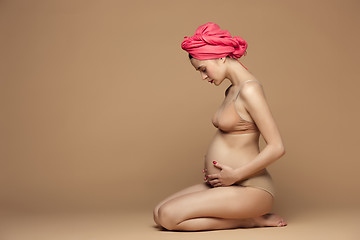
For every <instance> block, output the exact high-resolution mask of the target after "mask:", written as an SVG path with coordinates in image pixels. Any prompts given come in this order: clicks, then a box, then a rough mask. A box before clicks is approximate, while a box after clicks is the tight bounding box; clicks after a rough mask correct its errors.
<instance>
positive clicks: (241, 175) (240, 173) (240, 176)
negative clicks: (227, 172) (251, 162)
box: [235, 167, 246, 181]
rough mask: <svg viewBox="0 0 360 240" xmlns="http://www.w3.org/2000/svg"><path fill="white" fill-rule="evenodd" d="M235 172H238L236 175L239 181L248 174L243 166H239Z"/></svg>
mask: <svg viewBox="0 0 360 240" xmlns="http://www.w3.org/2000/svg"><path fill="white" fill-rule="evenodd" d="M235 173H236V176H237V179H238V180H237V181H241V180H243V179H244V178H245V177H246V176H245V175H244V169H243V167H239V168H236V169H235Z"/></svg>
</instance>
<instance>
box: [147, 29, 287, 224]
mask: <svg viewBox="0 0 360 240" xmlns="http://www.w3.org/2000/svg"><path fill="white" fill-rule="evenodd" d="M181 47H182V49H183V50H185V51H187V52H188V54H189V58H190V62H191V64H192V66H193V67H194V68H195V70H197V71H200V74H201V77H202V79H203V80H206V81H207V82H209V83H210V84H214V85H215V86H219V85H220V84H221V83H222V82H223V81H224V80H225V79H228V80H230V81H231V85H230V87H229V88H227V89H226V91H225V99H224V101H223V103H222V104H221V106H220V107H219V109H218V111H217V112H216V113H215V114H214V116H213V118H212V123H213V125H214V126H215V127H216V128H217V131H216V133H215V135H214V138H213V140H212V141H211V143H210V146H209V148H208V151H207V153H206V155H205V163H204V166H205V167H204V169H203V173H204V175H205V178H204V182H203V183H199V184H196V185H193V186H190V187H188V188H185V189H183V190H181V191H179V192H177V193H175V194H173V195H171V196H169V197H168V198H166V199H165V200H163V201H162V202H160V203H159V204H158V205H157V206H156V207H155V208H154V213H153V214H154V221H155V222H156V223H157V224H158V225H159V226H162V227H163V228H165V229H167V230H180V231H199V230H214V229H230V228H241V227H246V228H248V227H265V226H274V227H280V226H286V225H287V223H286V222H285V221H284V219H282V218H281V217H280V216H279V215H276V214H274V213H269V212H270V210H271V208H272V205H273V202H274V197H275V190H274V185H273V181H272V178H271V176H270V174H269V172H268V171H267V169H266V167H267V166H269V165H270V164H271V163H273V162H274V161H276V160H277V159H279V158H280V157H281V156H283V155H284V154H285V148H284V144H283V141H282V139H281V136H280V133H279V130H278V127H277V125H276V123H275V120H274V118H273V116H272V113H271V110H270V108H269V106H268V103H267V100H266V97H265V92H264V89H263V86H262V84H261V83H260V82H259V81H258V80H257V79H255V77H254V76H253V75H252V74H251V73H250V72H249V71H247V68H246V67H244V66H243V65H242V64H241V63H240V61H239V60H238V58H240V57H241V56H243V55H244V54H246V48H247V43H246V42H245V41H244V40H243V39H242V38H241V37H231V35H230V33H229V32H228V31H226V30H221V29H220V27H219V26H218V25H217V24H215V23H212V22H208V23H206V24H204V25H201V26H199V27H198V28H197V30H196V32H195V35H194V36H192V37H185V40H184V41H183V42H182V44H181ZM260 134H261V135H262V136H263V138H264V140H265V141H266V144H267V145H266V147H265V148H264V149H263V150H262V151H261V152H260V150H259V136H260Z"/></svg>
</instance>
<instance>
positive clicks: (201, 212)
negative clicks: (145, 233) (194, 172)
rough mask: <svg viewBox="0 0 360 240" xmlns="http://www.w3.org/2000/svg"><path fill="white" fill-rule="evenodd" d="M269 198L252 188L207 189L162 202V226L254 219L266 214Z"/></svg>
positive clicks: (267, 195)
mask: <svg viewBox="0 0 360 240" xmlns="http://www.w3.org/2000/svg"><path fill="white" fill-rule="evenodd" d="M272 204H273V198H272V196H271V195H270V194H269V193H268V192H266V191H264V190H260V189H257V188H252V187H241V186H228V187H216V188H208V189H207V190H205V191H199V192H194V193H189V194H186V195H183V196H179V197H176V198H173V199H170V200H169V201H167V202H165V203H164V204H163V205H162V206H160V209H159V219H158V220H159V222H160V224H161V225H163V226H164V225H169V224H170V225H171V226H173V225H174V224H178V223H180V222H182V221H184V220H187V219H191V218H199V217H217V218H226V219H240V218H253V217H257V216H261V215H263V214H265V213H268V212H269V211H270V210H271V207H272Z"/></svg>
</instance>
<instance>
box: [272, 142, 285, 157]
mask: <svg viewBox="0 0 360 240" xmlns="http://www.w3.org/2000/svg"><path fill="white" fill-rule="evenodd" d="M275 149H276V152H277V154H278V155H279V157H282V156H283V155H284V154H285V152H286V151H285V146H284V145H283V144H279V145H276V147H275Z"/></svg>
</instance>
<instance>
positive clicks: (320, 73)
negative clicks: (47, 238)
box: [0, 0, 360, 212]
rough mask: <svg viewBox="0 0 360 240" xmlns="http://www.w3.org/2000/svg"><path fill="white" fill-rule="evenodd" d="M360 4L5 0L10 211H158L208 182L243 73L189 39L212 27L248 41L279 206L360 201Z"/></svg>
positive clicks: (4, 176)
mask: <svg viewBox="0 0 360 240" xmlns="http://www.w3.org/2000/svg"><path fill="white" fill-rule="evenodd" d="M359 5H360V4H359V1H355V0H354V1H351V0H347V1H310V0H306V1H265V0H264V1H253V0H248V1H223V2H221V4H220V3H219V1H193V0H191V1H188V0H186V1H184V0H183V1H126V2H125V1H70V0H68V1H60V0H59V1H46V0H43V1H40V0H36V1H0V31H1V37H0V60H1V62H0V91H1V92H0V104H1V105H0V106H1V117H0V131H1V132H0V141H1V142H0V151H1V152H0V153H1V155H0V158H1V162H0V164H1V165H0V180H1V182H0V183H1V185H0V186H1V191H0V204H1V206H0V207H1V210H2V211H4V212H5V211H13V212H44V211H46V212H47V211H49V212H52V211H54V212H57V211H96V210H99V211H108V210H109V211H112V210H121V209H127V210H129V209H147V210H149V211H150V210H151V209H152V208H153V206H155V204H156V203H157V202H159V201H160V200H162V199H163V198H164V197H166V196H168V195H169V194H171V193H173V192H175V191H177V190H180V189H182V188H184V187H187V186H189V185H192V184H195V183H197V182H201V181H202V177H203V175H202V173H201V169H202V167H203V156H204V154H205V152H206V150H207V146H208V144H209V142H210V141H211V138H212V136H213V134H214V132H215V131H216V129H215V128H214V127H213V126H212V124H211V121H210V118H211V116H212V114H213V113H214V112H215V111H216V109H217V107H218V106H219V105H220V103H221V101H222V99H223V97H224V91H225V89H226V88H227V87H228V85H229V83H230V82H229V81H225V82H224V83H223V84H222V85H221V86H219V87H215V86H214V85H210V84H208V83H207V82H205V81H201V79H200V75H199V73H198V72H196V71H195V70H194V69H193V67H192V66H191V64H190V63H189V61H188V57H187V54H186V52H185V51H183V50H182V49H181V47H180V44H181V42H182V41H183V37H184V36H191V35H193V34H194V32H195V30H196V28H197V27H198V26H199V25H201V24H204V23H206V22H208V21H212V22H215V23H217V24H219V26H220V27H221V28H222V29H226V30H228V31H229V32H230V33H231V34H232V35H233V36H241V37H242V38H244V39H245V40H246V41H247V42H248V44H249V46H248V50H247V52H248V54H247V56H245V57H243V58H241V59H240V60H241V61H242V63H243V64H244V65H245V66H246V67H247V68H248V69H249V70H250V71H251V72H252V73H253V74H254V75H255V76H256V77H257V79H259V80H260V81H261V82H262V83H263V85H264V89H265V93H266V95H267V99H268V101H269V104H270V107H271V109H272V112H273V114H274V117H275V119H276V121H277V124H278V126H279V129H280V132H281V135H282V136H283V140H284V142H285V147H286V154H285V155H284V156H283V157H282V158H281V159H280V160H278V161H277V162H276V163H274V164H273V165H272V166H270V168H269V170H270V172H271V173H272V175H273V178H274V180H275V182H276V185H277V190H278V198H277V202H276V204H275V210H276V211H278V212H285V211H297V209H304V208H307V207H317V206H321V207H324V206H325V207H329V208H333V207H339V208H340V209H341V208H345V207H348V206H355V205H358V204H359V202H360V194H359V191H358V189H359V185H360V184H359V183H360V181H359V172H358V171H359V170H358V169H359V167H360V161H359V155H358V146H357V145H358V137H359V126H358V124H359V120H360V114H359V110H358V103H359V93H358V91H359V87H360V84H359V80H358V76H359V71H360V70H359V69H360V68H359V66H358V64H359V61H358V56H359V53H360V51H359V50H360V49H359V46H358V43H359V40H360V39H359V36H360V35H359V23H360V22H359V20H360V17H359V14H358V13H359ZM261 147H262V148H263V147H264V141H263V139H261ZM294 209H295V210H294Z"/></svg>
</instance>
